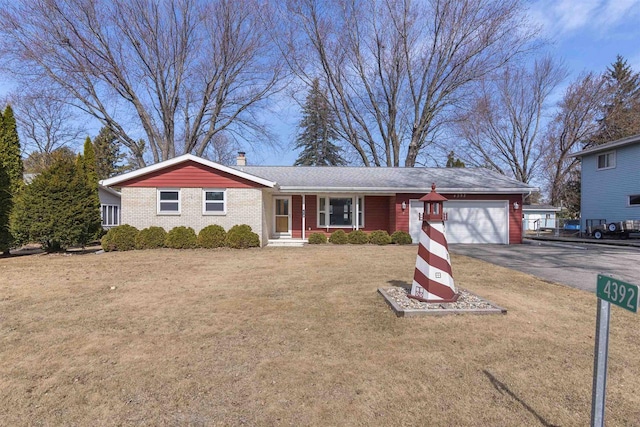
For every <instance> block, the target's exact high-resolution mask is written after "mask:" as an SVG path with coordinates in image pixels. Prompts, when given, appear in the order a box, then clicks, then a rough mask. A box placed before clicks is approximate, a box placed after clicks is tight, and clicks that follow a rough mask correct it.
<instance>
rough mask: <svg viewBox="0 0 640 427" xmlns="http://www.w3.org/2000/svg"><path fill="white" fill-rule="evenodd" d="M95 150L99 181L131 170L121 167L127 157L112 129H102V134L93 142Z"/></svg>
mask: <svg viewBox="0 0 640 427" xmlns="http://www.w3.org/2000/svg"><path fill="white" fill-rule="evenodd" d="M93 148H94V151H95V157H96V173H97V174H98V179H99V180H102V179H107V178H111V177H112V176H114V175H118V174H121V173H124V172H126V171H127V170H128V169H129V168H127V167H126V166H123V165H121V162H122V161H123V160H124V159H125V157H126V156H125V154H123V153H121V152H120V143H119V142H118V140H117V138H116V136H115V135H114V133H113V132H112V131H111V129H109V128H107V127H103V128H102V129H100V133H98V136H96V137H95V138H94V140H93Z"/></svg>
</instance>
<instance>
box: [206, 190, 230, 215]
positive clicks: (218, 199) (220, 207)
mask: <svg viewBox="0 0 640 427" xmlns="http://www.w3.org/2000/svg"><path fill="white" fill-rule="evenodd" d="M225 213H227V192H226V191H225V190H219V189H204V190H202V214H203V215H224V214H225Z"/></svg>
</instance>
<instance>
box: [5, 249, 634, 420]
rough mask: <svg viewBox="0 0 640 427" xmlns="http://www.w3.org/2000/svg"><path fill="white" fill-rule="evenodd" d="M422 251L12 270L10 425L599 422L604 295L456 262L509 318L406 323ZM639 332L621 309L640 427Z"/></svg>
mask: <svg viewBox="0 0 640 427" xmlns="http://www.w3.org/2000/svg"><path fill="white" fill-rule="evenodd" d="M416 252H417V248H416V247H415V246H405V247H397V246H383V247H378V246H349V245H347V246H330V245H326V246H324V245H321V246H307V247H304V248H264V249H252V250H240V251H238V250H226V249H225V250H169V249H162V250H153V251H133V252H124V253H106V254H101V255H94V254H88V255H75V256H64V255H33V256H23V257H15V258H5V259H0V378H1V379H2V381H0V424H2V425H41V424H43V425H61V424H64V425H132V424H135V425H140V424H142V425H295V426H301V425H319V426H327V425H390V426H396V425H429V426H439V425H442V426H453V425H464V426H467V425H468V426H474V425H478V426H487V425H492V426H493V425H504V426H506V425H512V426H516V425H518V426H519V425H533V426H538V425H562V426H568V425H575V426H581V425H588V423H589V415H590V405H591V382H592V369H593V346H594V342H593V336H594V328H595V314H596V298H595V296H594V295H592V294H589V293H586V292H583V291H578V290H574V289H570V288H567V287H564V286H560V285H556V284H550V283H546V282H544V281H541V280H538V279H535V278H533V277H531V276H528V275H525V274H522V273H517V272H514V271H510V270H507V269H504V268H500V267H495V266H492V265H489V264H486V263H483V262H481V261H477V260H473V259H470V258H466V257H461V256H455V255H454V256H453V260H452V262H453V270H454V275H455V279H456V281H457V284H458V285H459V286H462V287H465V288H467V289H469V290H470V291H472V292H474V293H477V294H479V295H481V296H483V297H485V298H487V299H489V300H492V301H493V302H495V303H496V304H498V305H500V306H502V307H505V308H507V309H508V314H507V315H506V316H500V315H493V316H470V315H468V316H452V317H427V318H413V319H401V318H396V317H395V316H394V315H393V313H392V312H391V310H390V309H389V308H388V307H387V305H386V303H385V302H384V301H383V299H382V298H381V297H380V296H379V295H378V294H377V293H376V290H377V288H378V287H384V286H389V285H390V284H391V283H398V282H411V280H412V277H413V266H414V262H415V256H416ZM594 280H595V278H594ZM112 287H115V289H112ZM637 324H638V318H637V316H635V315H632V314H630V313H629V314H627V313H626V312H624V311H623V310H621V309H617V308H613V309H612V321H611V342H610V360H609V378H608V386H609V387H608V394H607V407H608V412H607V415H606V420H607V425H638V424H637V423H638V420H640V332H639V331H638V328H637V327H636V326H637Z"/></svg>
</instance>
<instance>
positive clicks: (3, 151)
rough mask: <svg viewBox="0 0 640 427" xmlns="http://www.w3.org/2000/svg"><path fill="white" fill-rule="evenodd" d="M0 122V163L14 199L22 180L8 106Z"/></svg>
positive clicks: (15, 129) (15, 134) (11, 113)
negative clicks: (5, 173)
mask: <svg viewBox="0 0 640 427" xmlns="http://www.w3.org/2000/svg"><path fill="white" fill-rule="evenodd" d="M0 120H1V125H0V163H2V164H3V165H4V167H5V169H6V172H7V174H8V175H9V182H10V188H11V195H12V197H15V196H17V195H18V194H20V190H21V189H22V187H23V186H24V182H23V180H22V173H23V166H22V158H21V153H20V139H19V138H18V129H17V126H16V118H15V117H14V116H13V109H12V108H11V106H10V105H7V108H5V110H4V113H2V118H1V119H0Z"/></svg>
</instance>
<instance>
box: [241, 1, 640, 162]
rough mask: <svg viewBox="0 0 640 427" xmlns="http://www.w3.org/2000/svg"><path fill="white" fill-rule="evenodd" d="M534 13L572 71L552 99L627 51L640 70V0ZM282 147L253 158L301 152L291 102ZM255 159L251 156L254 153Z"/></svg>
mask: <svg viewBox="0 0 640 427" xmlns="http://www.w3.org/2000/svg"><path fill="white" fill-rule="evenodd" d="M528 3H529V16H530V19H531V20H532V21H533V23H534V24H537V25H539V26H540V29H541V33H540V35H541V37H543V38H545V39H546V40H548V42H549V44H548V45H547V46H545V49H544V50H545V51H547V52H549V54H551V55H552V56H553V57H555V58H558V59H561V60H562V61H563V62H564V64H565V66H566V67H567V69H568V71H569V73H570V76H569V78H567V80H566V82H565V84H564V85H561V86H560V87H559V88H558V90H557V93H556V94H555V96H554V97H553V98H555V99H559V98H560V96H561V92H562V91H563V89H564V88H565V87H566V86H567V85H568V84H569V82H570V81H571V80H572V79H573V78H575V77H577V76H578V75H579V74H580V73H581V72H583V71H586V72H589V71H594V72H598V73H599V72H604V71H605V69H606V68H607V66H609V65H610V64H611V63H612V62H614V61H615V59H616V55H618V54H620V55H622V56H623V57H624V58H625V59H626V60H627V61H628V63H629V65H630V66H631V67H632V68H633V69H634V70H635V71H636V72H640V0H538V1H529V2H528ZM279 116H280V118H279V120H277V123H278V125H277V128H278V129H279V134H280V139H281V142H282V145H283V147H285V148H283V149H282V150H268V151H265V152H258V153H252V152H251V150H247V151H248V155H249V156H252V155H253V156H257V158H255V159H253V161H254V163H255V162H256V161H257V162H260V163H263V164H266V165H292V164H293V162H294V161H295V159H296V158H297V153H295V152H294V151H292V147H293V144H292V141H293V140H294V139H295V130H296V129H295V125H296V123H297V122H298V121H299V119H300V116H299V112H298V110H297V107H293V106H287V107H286V108H284V109H283V110H282V112H281V114H279ZM249 160H250V161H251V160H252V159H251V158H249Z"/></svg>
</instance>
